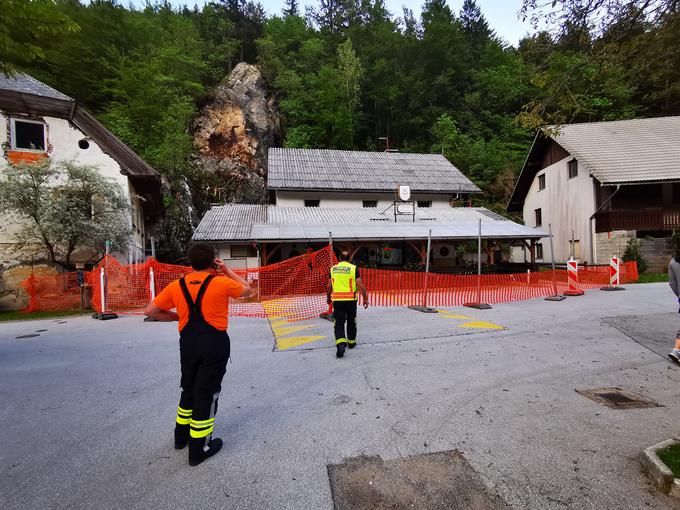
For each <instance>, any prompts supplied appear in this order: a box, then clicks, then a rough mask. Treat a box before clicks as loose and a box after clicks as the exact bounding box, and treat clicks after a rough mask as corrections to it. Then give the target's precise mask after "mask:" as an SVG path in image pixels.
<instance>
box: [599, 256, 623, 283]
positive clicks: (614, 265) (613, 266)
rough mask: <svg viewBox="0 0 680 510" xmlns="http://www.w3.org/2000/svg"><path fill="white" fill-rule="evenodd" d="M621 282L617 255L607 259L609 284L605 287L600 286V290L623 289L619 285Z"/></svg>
mask: <svg viewBox="0 0 680 510" xmlns="http://www.w3.org/2000/svg"><path fill="white" fill-rule="evenodd" d="M620 283H621V264H620V262H619V258H618V257H612V258H611V259H609V284H608V285H607V286H606V287H602V290H610V291H611V290H625V289H624V288H623V287H619V284H620Z"/></svg>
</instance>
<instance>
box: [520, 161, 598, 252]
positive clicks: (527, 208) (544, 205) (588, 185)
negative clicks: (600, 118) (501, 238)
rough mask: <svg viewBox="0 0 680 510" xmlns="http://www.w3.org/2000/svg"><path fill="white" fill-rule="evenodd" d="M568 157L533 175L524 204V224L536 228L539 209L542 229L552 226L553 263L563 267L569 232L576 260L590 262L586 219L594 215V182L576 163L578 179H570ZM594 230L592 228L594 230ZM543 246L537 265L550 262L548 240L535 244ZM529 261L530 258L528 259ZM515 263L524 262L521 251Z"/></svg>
mask: <svg viewBox="0 0 680 510" xmlns="http://www.w3.org/2000/svg"><path fill="white" fill-rule="evenodd" d="M572 159H573V158H572V157H571V156H569V157H567V158H564V159H562V160H561V161H558V162H557V163H554V164H552V165H550V166H549V167H546V168H544V169H543V170H541V171H540V172H538V173H537V174H536V176H535V177H534V180H533V182H532V183H531V187H530V189H529V192H528V193H527V196H526V199H525V201H524V211H523V215H524V224H525V225H527V226H529V227H536V226H537V225H536V221H535V210H536V209H541V216H542V222H541V223H542V226H541V227H540V228H542V229H543V230H545V231H548V224H551V225H552V231H553V236H554V237H553V243H554V247H555V261H556V262H558V263H564V262H566V261H567V260H568V259H569V254H570V241H571V237H572V231H573V233H574V238H575V239H576V240H577V241H578V243H577V247H578V248H577V252H578V251H580V253H577V259H578V260H580V261H581V262H584V261H588V262H589V263H592V261H591V260H589V259H590V237H589V232H588V230H589V222H588V219H589V218H590V216H591V215H592V214H593V212H594V211H595V191H594V185H593V178H592V177H591V176H590V174H589V172H588V170H587V169H586V168H585V166H584V165H583V164H582V163H581V162H579V164H578V176H576V177H574V178H572V179H569V175H568V168H567V163H568V162H569V161H571V160H572ZM541 175H545V189H543V190H540V191H539V189H538V188H539V177H540V176H541ZM593 228H594V226H593ZM538 244H542V245H543V258H542V259H537V262H549V261H550V239H549V238H545V239H542V240H540V241H539V242H538ZM596 256H597V255H596ZM528 258H529V259H530V256H528ZM513 259H514V260H515V261H516V262H523V261H524V257H523V256H521V249H516V250H514V252H513Z"/></svg>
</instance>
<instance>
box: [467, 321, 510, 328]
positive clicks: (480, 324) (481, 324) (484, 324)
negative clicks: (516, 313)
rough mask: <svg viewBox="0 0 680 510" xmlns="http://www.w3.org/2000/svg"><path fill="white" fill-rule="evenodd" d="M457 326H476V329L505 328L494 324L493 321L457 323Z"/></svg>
mask: <svg viewBox="0 0 680 510" xmlns="http://www.w3.org/2000/svg"><path fill="white" fill-rule="evenodd" d="M458 327H459V328H477V329H505V328H504V327H503V326H499V325H498V324H494V323H493V322H484V321H472V322H465V323H464V324H458Z"/></svg>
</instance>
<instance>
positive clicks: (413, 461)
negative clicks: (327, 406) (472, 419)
mask: <svg viewBox="0 0 680 510" xmlns="http://www.w3.org/2000/svg"><path fill="white" fill-rule="evenodd" d="M328 476H329V478H330V482H331V492H332V494H333V504H334V508H335V510H350V509H351V510H363V509H366V510H387V509H390V510H407V509H408V510H412V509H414V508H417V509H419V510H430V509H435V508H436V509H438V510H439V509H442V508H446V509H451V510H455V509H463V508H464V509H466V510H501V509H507V508H509V507H507V506H506V505H505V503H503V501H502V499H501V498H500V496H498V495H497V494H494V493H493V492H492V491H491V490H489V488H488V487H487V486H486V485H485V484H484V482H483V481H482V479H481V477H480V476H479V474H477V472H475V470H474V469H472V467H471V466H470V465H469V464H468V462H467V461H466V460H465V458H464V457H463V456H462V455H461V454H460V453H459V452H457V451H449V452H439V453H427V454H423V455H415V456H413V457H407V458H402V459H395V460H387V461H383V460H382V459H381V458H380V457H356V458H353V459H347V460H346V461H344V462H343V463H342V464H337V465H329V466H328Z"/></svg>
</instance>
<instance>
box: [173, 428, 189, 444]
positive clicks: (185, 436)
mask: <svg viewBox="0 0 680 510" xmlns="http://www.w3.org/2000/svg"><path fill="white" fill-rule="evenodd" d="M188 442H189V425H180V424H177V425H175V450H181V449H182V448H184V447H185V446H186V445H187V443H188Z"/></svg>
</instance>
